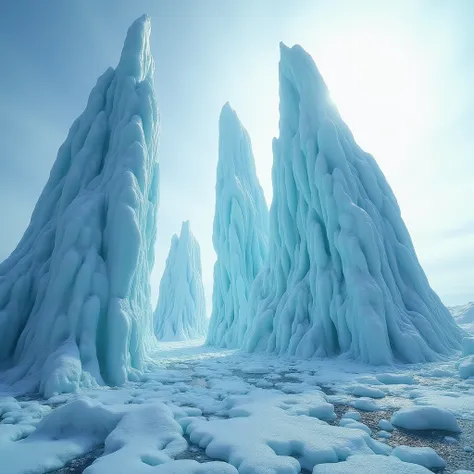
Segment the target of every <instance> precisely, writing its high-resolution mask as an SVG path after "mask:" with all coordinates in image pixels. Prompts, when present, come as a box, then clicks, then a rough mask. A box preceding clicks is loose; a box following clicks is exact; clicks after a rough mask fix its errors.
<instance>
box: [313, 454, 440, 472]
mask: <svg viewBox="0 0 474 474" xmlns="http://www.w3.org/2000/svg"><path fill="white" fill-rule="evenodd" d="M348 473H351V474H381V473H383V474H431V471H429V470H428V469H426V468H424V467H422V466H418V465H416V464H411V463H407V462H403V461H400V459H398V458H396V457H394V456H380V455H379V456H364V455H356V456H350V457H349V458H348V459H347V461H345V462H339V463H337V464H321V465H319V466H316V467H315V468H314V469H313V474H348Z"/></svg>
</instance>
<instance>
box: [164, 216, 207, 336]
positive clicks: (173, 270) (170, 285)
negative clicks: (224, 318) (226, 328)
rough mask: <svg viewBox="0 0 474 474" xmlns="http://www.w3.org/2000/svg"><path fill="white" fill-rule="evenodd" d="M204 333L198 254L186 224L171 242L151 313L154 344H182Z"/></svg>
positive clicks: (205, 320)
mask: <svg viewBox="0 0 474 474" xmlns="http://www.w3.org/2000/svg"><path fill="white" fill-rule="evenodd" d="M206 330H207V318H206V303H205V297H204V286H203V284H202V269H201V250H200V248H199V243H198V241H197V240H196V238H195V237H194V235H193V234H192V232H191V227H190V225H189V221H186V222H183V225H182V227H181V234H180V236H179V237H178V236H177V235H176V234H175V235H173V238H172V239H171V248H170V253H169V255H168V258H167V259H166V267H165V271H164V273H163V277H162V278H161V282H160V294H159V297H158V304H157V306H156V310H155V335H156V337H157V339H158V340H163V341H184V340H186V339H195V338H199V337H204V336H205V335H206Z"/></svg>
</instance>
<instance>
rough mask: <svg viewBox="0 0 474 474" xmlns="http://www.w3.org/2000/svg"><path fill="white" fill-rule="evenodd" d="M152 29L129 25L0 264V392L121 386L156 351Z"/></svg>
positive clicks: (143, 23)
mask: <svg viewBox="0 0 474 474" xmlns="http://www.w3.org/2000/svg"><path fill="white" fill-rule="evenodd" d="M150 30H151V27H150V20H149V18H148V17H147V16H143V17H141V18H139V19H138V20H136V21H135V22H134V23H133V24H132V26H131V27H130V29H129V31H128V34H127V38H126V40H125V44H124V47H123V51H122V55H121V58H120V62H119V64H118V66H117V68H116V69H115V70H114V69H112V68H109V69H108V70H107V71H106V72H105V73H104V74H103V75H102V76H101V77H100V78H99V79H98V81H97V84H96V86H95V87H94V88H93V90H92V92H91V94H90V97H89V100H88V103H87V106H86V108H85V110H84V112H83V113H82V115H81V116H80V117H79V118H78V119H77V120H76V121H75V122H74V124H73V125H72V127H71V129H70V131H69V135H68V137H67V139H66V141H65V142H64V144H63V145H62V146H61V148H60V149H59V152H58V156H57V158H56V162H55V163H54V166H53V168H52V170H51V174H50V177H49V180H48V182H47V184H46V186H45V188H44V190H43V192H42V194H41V197H40V199H39V201H38V203H37V205H36V207H35V210H34V212H33V214H32V217H31V221H30V224H29V226H28V228H27V230H26V232H25V234H24V235H23V238H22V239H21V241H20V243H19V244H18V246H17V248H16V249H15V250H14V252H13V253H12V254H11V255H10V257H9V258H8V259H7V260H5V261H4V262H3V263H2V264H1V265H0V362H2V363H4V364H5V365H7V366H8V367H10V368H9V369H8V370H7V371H6V372H4V373H2V374H0V383H5V384H7V385H9V386H10V385H12V386H13V387H12V388H13V390H14V391H33V390H39V391H40V393H42V394H44V395H45V396H46V397H48V396H51V395H53V394H55V393H60V392H71V391H75V390H76V389H77V388H78V387H79V386H88V385H95V384H96V383H99V384H102V383H104V382H105V383H108V384H112V385H118V384H122V383H123V382H125V381H126V380H127V378H130V377H133V376H134V375H135V374H136V373H137V371H140V370H141V369H142V367H143V365H144V362H145V360H146V358H147V353H148V351H149V350H150V349H152V348H153V346H154V344H155V341H156V339H155V337H154V334H153V324H152V308H151V304H150V288H149V275H150V271H151V268H152V266H153V263H154V244H155V237H156V212H157V206H158V162H157V155H156V144H157V134H158V113H157V107H156V100H155V97H154V92H153V73H154V62H153V58H152V56H151V53H150Z"/></svg>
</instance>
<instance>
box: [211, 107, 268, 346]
mask: <svg viewBox="0 0 474 474" xmlns="http://www.w3.org/2000/svg"><path fill="white" fill-rule="evenodd" d="M267 238H268V208H267V204H266V202H265V197H264V195H263V190H262V188H261V186H260V183H259V181H258V178H257V174H256V170H255V162H254V158H253V153H252V147H251V143H250V137H249V135H248V133H247V131H246V130H245V128H244V127H243V126H242V124H241V123H240V121H239V119H238V117H237V114H236V113H235V112H234V110H232V108H231V107H230V105H229V104H228V103H227V104H225V105H224V107H223V108H222V112H221V115H220V118H219V161H218V165H217V183H216V211H215V217H214V232H213V236H212V239H213V243H214V249H215V251H216V253H217V261H216V264H215V266H214V289H213V295H212V315H211V321H210V324H209V333H208V337H207V343H208V344H210V345H215V346H219V347H228V348H236V347H241V345H242V343H243V338H244V335H245V333H246V331H247V326H248V324H249V318H251V317H252V315H249V314H248V307H247V305H248V298H249V295H250V289H251V286H252V283H253V281H254V279H255V277H256V275H257V274H258V272H259V271H260V269H261V268H262V265H263V262H264V260H265V257H266V254H267V245H268V243H267Z"/></svg>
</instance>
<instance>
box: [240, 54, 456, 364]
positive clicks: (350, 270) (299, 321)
mask: <svg viewBox="0 0 474 474" xmlns="http://www.w3.org/2000/svg"><path fill="white" fill-rule="evenodd" d="M279 71H280V137H279V138H278V139H275V140H274V144H273V152H274V164H273V191H274V192H273V196H274V197H273V203H272V206H271V210H270V249H269V258H268V260H267V263H266V266H265V269H264V270H263V272H262V274H261V275H259V277H258V280H257V281H256V283H255V286H254V288H253V289H252V298H251V309H250V313H251V314H255V318H254V319H253V324H252V327H251V329H250V331H249V334H248V336H247V338H246V341H245V346H246V349H247V350H249V351H254V350H267V351H271V352H277V353H286V354H296V355H298V356H302V357H311V356H313V355H315V356H328V355H335V354H345V355H347V356H349V357H353V358H356V359H359V360H361V361H364V362H368V363H373V364H385V363H391V362H392V361H393V360H394V359H395V360H399V361H404V362H422V361H430V360H435V359H438V358H439V357H440V356H442V355H444V354H448V353H449V352H451V351H452V350H454V349H457V348H459V345H460V344H459V342H460V331H459V328H458V327H457V325H456V324H455V323H454V321H453V318H452V317H451V315H450V314H449V312H448V310H447V309H446V308H445V307H444V306H443V304H442V303H441V301H440V299H439V298H438V296H437V295H436V294H435V293H434V291H433V290H432V289H431V288H430V286H429V283H428V280H427V278H426V276H425V274H424V272H423V270H422V268H421V266H420V264H419V262H418V259H417V257H416V254H415V250H414V248H413V244H412V242H411V239H410V236H409V234H408V231H407V229H406V227H405V225H404V223H403V220H402V218H401V215H400V209H399V207H398V204H397V201H396V199H395V196H394V195H393V192H392V190H391V189H390V186H389V185H388V183H387V181H386V180H385V177H384V175H383V174H382V172H381V171H380V169H379V167H378V166H377V163H376V162H375V160H374V159H373V157H372V156H371V155H369V154H368V153H365V152H364V151H363V150H361V149H360V148H359V146H358V145H357V144H356V143H355V141H354V138H353V136H352V134H351V132H350V131H349V129H348V127H347V126H346V124H345V123H344V122H343V121H342V119H341V117H340V116H339V113H338V111H337V110H336V108H335V107H334V106H333V105H332V103H331V101H330V100H329V94H328V90H327V88H326V85H325V83H324V81H323V79H322V77H321V75H320V74H319V72H318V70H317V68H316V66H315V64H314V62H313V60H312V58H311V57H310V56H309V55H308V54H307V53H306V52H305V51H304V50H303V49H302V48H301V47H300V46H294V47H293V48H291V49H289V48H287V47H286V46H284V45H281V59H280V68H279Z"/></svg>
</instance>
